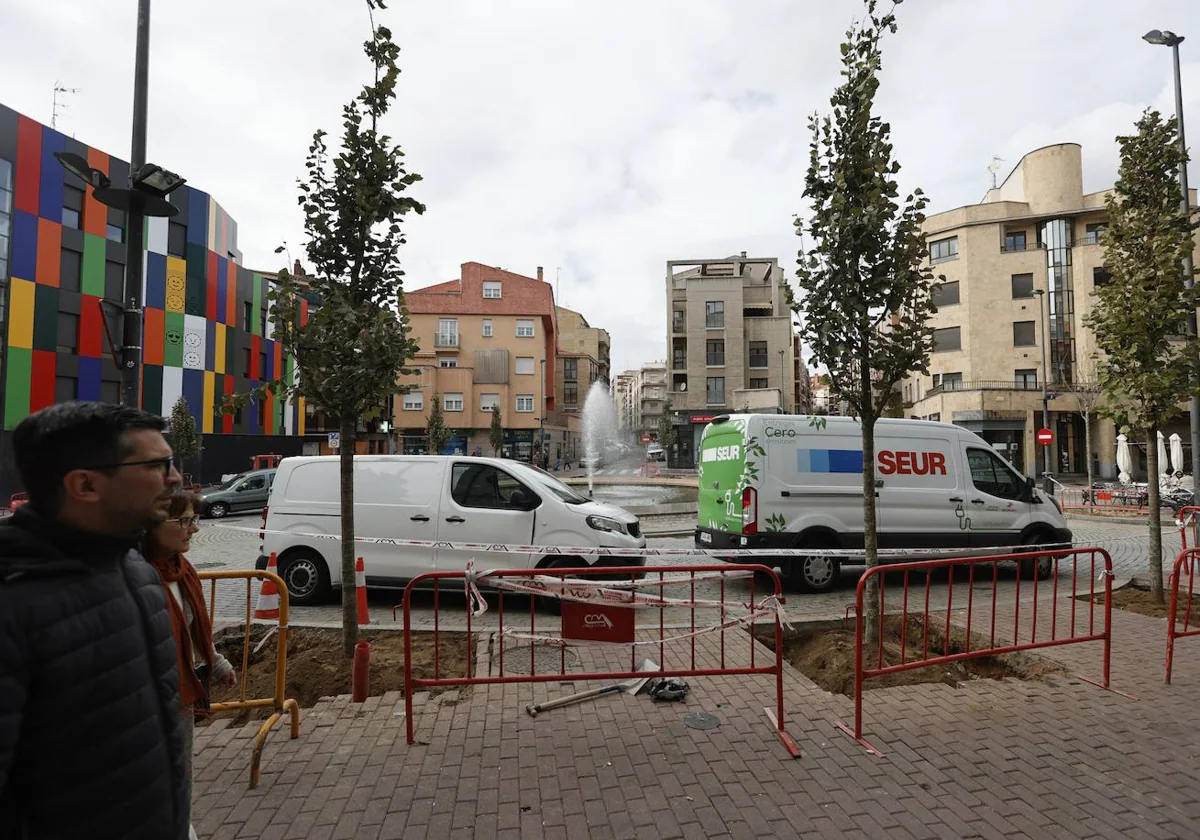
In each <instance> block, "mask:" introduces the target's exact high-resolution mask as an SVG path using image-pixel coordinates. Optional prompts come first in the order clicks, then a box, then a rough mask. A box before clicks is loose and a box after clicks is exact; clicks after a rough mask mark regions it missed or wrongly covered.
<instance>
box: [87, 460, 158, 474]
mask: <svg viewBox="0 0 1200 840" xmlns="http://www.w3.org/2000/svg"><path fill="white" fill-rule="evenodd" d="M150 466H156V467H158V468H159V469H161V470H162V473H163V475H170V474H171V469H172V468H173V467H174V466H175V456H174V455H172V456H171V457H169V458H152V459H150V460H149V461H122V462H121V463H119V464H93V465H91V466H90V467H84V469H87V470H115V469H120V468H121V467H150Z"/></svg>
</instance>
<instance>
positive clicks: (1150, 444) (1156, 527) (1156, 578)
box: [1146, 428, 1165, 604]
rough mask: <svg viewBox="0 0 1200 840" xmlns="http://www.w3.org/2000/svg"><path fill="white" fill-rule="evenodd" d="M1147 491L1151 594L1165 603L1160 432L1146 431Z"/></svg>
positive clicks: (1159, 601)
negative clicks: (1160, 484)
mask: <svg viewBox="0 0 1200 840" xmlns="http://www.w3.org/2000/svg"><path fill="white" fill-rule="evenodd" d="M1146 483H1147V485H1148V486H1147V487H1146V491H1147V495H1148V499H1147V503H1148V504H1149V506H1150V558H1149V563H1150V594H1151V595H1152V596H1153V597H1154V600H1155V602H1156V603H1159V604H1162V603H1164V602H1165V601H1164V598H1163V573H1162V517H1161V514H1160V512H1159V509H1158V505H1159V494H1158V430H1157V429H1154V428H1150V429H1147V430H1146Z"/></svg>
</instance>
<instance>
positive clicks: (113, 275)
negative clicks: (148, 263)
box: [104, 260, 125, 300]
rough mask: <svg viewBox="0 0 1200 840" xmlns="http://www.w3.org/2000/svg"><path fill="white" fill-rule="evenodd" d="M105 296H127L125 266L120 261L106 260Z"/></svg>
mask: <svg viewBox="0 0 1200 840" xmlns="http://www.w3.org/2000/svg"><path fill="white" fill-rule="evenodd" d="M104 296H105V297H106V298H108V299H109V300H123V299H124V298H125V266H123V265H121V264H120V263H119V262H113V261H112V260H105V261H104Z"/></svg>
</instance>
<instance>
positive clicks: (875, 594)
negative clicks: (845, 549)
mask: <svg viewBox="0 0 1200 840" xmlns="http://www.w3.org/2000/svg"><path fill="white" fill-rule="evenodd" d="M859 368H860V369H859V377H860V382H859V387H860V388H861V389H862V395H863V397H862V403H863V407H862V411H861V412H860V413H861V415H862V416H861V417H860V418H859V421H860V422H861V423H862V455H863V526H864V527H863V551H864V554H865V556H866V562H867V569H868V570H869V569H873V568H874V567H875V566H877V565H879V535H878V533H877V523H876V505H875V497H876V493H875V401H874V399H873V393H872V383H871V368H870V365H868V364H867V360H865V359H860V361H859ZM863 609H864V610H865V612H866V616H864V619H865V621H866V627H865V628H864V629H865V631H866V633H867V634H868V635H867V638H872V639H874V638H877V637H878V634H879V622H880V620H881V619H880V615H879V578H878V576H876V577H875V578H874V579H873V580H872V581H871V583H870V585H868V586H867V592H866V603H864V604H863Z"/></svg>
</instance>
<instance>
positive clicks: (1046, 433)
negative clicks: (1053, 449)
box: [1037, 429, 1054, 446]
mask: <svg viewBox="0 0 1200 840" xmlns="http://www.w3.org/2000/svg"><path fill="white" fill-rule="evenodd" d="M1037 442H1038V443H1040V444H1041V445H1042V446H1049V445H1050V444H1052V443H1054V432H1052V431H1050V430H1049V429H1038V433H1037Z"/></svg>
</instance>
